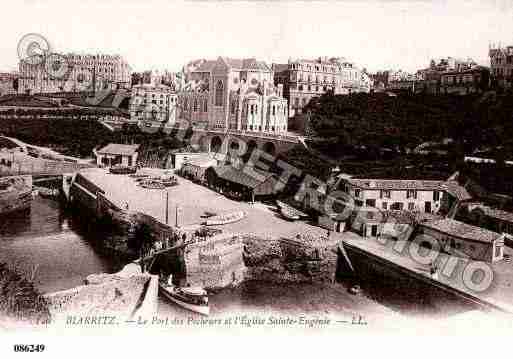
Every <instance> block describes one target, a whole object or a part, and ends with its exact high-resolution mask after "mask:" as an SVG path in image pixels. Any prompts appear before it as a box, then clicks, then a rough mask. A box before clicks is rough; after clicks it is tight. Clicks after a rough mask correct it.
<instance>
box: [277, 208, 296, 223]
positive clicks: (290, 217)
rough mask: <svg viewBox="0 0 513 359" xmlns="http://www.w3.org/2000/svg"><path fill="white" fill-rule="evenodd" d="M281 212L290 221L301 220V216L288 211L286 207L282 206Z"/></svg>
mask: <svg viewBox="0 0 513 359" xmlns="http://www.w3.org/2000/svg"><path fill="white" fill-rule="evenodd" d="M280 214H281V216H282V217H283V218H285V219H286V220H288V221H297V220H299V216H298V215H296V214H294V213H293V212H290V211H287V210H286V209H283V208H281V209H280Z"/></svg>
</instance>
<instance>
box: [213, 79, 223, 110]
mask: <svg viewBox="0 0 513 359" xmlns="http://www.w3.org/2000/svg"><path fill="white" fill-rule="evenodd" d="M223 92H224V86H223V81H221V80H219V81H217V84H216V98H215V105H216V106H223Z"/></svg>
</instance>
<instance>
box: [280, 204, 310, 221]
mask: <svg viewBox="0 0 513 359" xmlns="http://www.w3.org/2000/svg"><path fill="white" fill-rule="evenodd" d="M276 204H277V205H278V208H279V209H280V214H281V215H282V217H284V218H285V219H287V220H289V221H297V220H298V219H300V218H306V217H308V215H307V214H306V213H303V212H301V211H300V210H298V209H296V208H294V207H292V206H291V205H288V204H287V203H285V202H280V201H276Z"/></svg>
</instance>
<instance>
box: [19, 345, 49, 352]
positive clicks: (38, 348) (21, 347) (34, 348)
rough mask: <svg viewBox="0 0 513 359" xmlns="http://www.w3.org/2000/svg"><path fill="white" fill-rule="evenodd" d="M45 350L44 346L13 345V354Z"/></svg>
mask: <svg viewBox="0 0 513 359" xmlns="http://www.w3.org/2000/svg"><path fill="white" fill-rule="evenodd" d="M44 350H45V346H44V344H14V351H15V352H22V353H38V352H43V351H44Z"/></svg>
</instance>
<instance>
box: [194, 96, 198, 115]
mask: <svg viewBox="0 0 513 359" xmlns="http://www.w3.org/2000/svg"><path fill="white" fill-rule="evenodd" d="M194 112H198V99H194Z"/></svg>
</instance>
